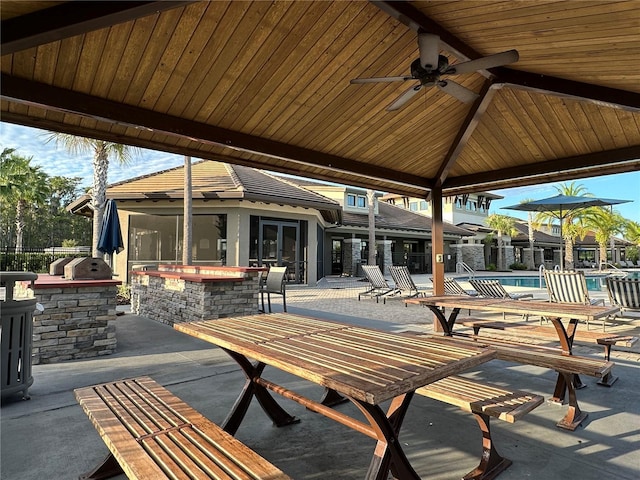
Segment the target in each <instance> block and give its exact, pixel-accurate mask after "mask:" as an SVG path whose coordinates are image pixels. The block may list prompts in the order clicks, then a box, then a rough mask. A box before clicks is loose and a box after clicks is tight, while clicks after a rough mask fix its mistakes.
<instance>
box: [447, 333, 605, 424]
mask: <svg viewBox="0 0 640 480" xmlns="http://www.w3.org/2000/svg"><path fill="white" fill-rule="evenodd" d="M438 338H439V339H440V341H441V342H443V343H448V342H450V341H457V342H465V341H466V342H470V343H473V344H475V345H485V346H491V347H493V348H494V349H495V350H496V358H497V359H498V360H504V361H507V362H514V363H520V364H523V365H534V366H537V367H542V368H548V369H551V370H554V371H556V372H558V381H557V382H556V386H555V388H554V392H553V396H552V397H551V398H550V399H549V401H550V402H552V403H557V404H560V405H561V404H563V403H564V401H565V399H566V401H567V405H568V409H567V412H566V414H565V415H564V417H563V418H562V419H561V420H560V421H558V423H557V424H556V426H557V427H559V428H563V429H565V430H575V429H576V428H577V427H578V426H579V425H580V424H581V423H582V422H583V421H584V420H585V419H586V418H587V417H588V413H586V412H583V411H582V410H581V409H580V406H579V404H578V397H577V394H576V390H577V389H580V388H583V387H584V386H585V385H583V384H582V383H581V382H580V381H579V377H578V375H588V376H591V377H596V378H599V379H601V381H610V382H611V383H613V382H615V380H616V378H615V377H613V376H612V373H611V371H612V369H613V366H614V363H613V362H611V361H606V360H598V359H595V358H589V357H583V356H579V355H567V354H566V353H564V352H562V351H561V350H560V349H558V348H553V347H543V346H538V345H529V344H517V343H514V342H510V341H507V340H501V339H496V338H488V337H472V336H467V335H465V334H460V335H456V336H455V337H451V336H442V337H438ZM607 379H609V380H607Z"/></svg>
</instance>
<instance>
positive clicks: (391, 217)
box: [342, 202, 474, 236]
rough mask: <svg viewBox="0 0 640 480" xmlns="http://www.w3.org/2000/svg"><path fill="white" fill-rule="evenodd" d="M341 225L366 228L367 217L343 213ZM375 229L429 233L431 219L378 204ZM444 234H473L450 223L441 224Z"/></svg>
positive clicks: (383, 203)
mask: <svg viewBox="0 0 640 480" xmlns="http://www.w3.org/2000/svg"><path fill="white" fill-rule="evenodd" d="M342 224H343V225H345V226H353V227H367V226H368V225H369V217H368V216H367V215H364V214H359V213H351V212H347V211H345V212H343V213H342ZM376 229H390V230H391V229H393V230H412V231H418V232H419V231H424V232H431V217H427V216H426V215H421V214H419V213H414V212H412V211H410V210H406V209H404V208H401V207H397V206H395V205H391V204H390V203H386V202H378V214H377V215H376ZM443 230H444V233H446V234H450V235H460V236H473V235H474V233H473V232H471V231H469V230H466V229H464V228H460V227H456V226H455V225H452V224H451V223H447V222H443Z"/></svg>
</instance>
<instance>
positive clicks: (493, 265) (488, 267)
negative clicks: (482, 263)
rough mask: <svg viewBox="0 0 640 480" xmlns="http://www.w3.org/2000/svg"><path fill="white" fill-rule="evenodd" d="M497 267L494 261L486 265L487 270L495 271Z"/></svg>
mask: <svg viewBox="0 0 640 480" xmlns="http://www.w3.org/2000/svg"><path fill="white" fill-rule="evenodd" d="M497 269H498V267H496V264H495V263H490V264H489V265H487V270H489V271H491V272H495V271H496V270H497Z"/></svg>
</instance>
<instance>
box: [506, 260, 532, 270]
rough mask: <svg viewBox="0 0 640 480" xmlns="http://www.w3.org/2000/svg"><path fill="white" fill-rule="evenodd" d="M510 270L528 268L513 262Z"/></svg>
mask: <svg viewBox="0 0 640 480" xmlns="http://www.w3.org/2000/svg"><path fill="white" fill-rule="evenodd" d="M509 268H510V269H511V270H526V269H527V268H528V267H527V266H526V265H525V264H524V263H520V262H515V263H512V264H511V265H509Z"/></svg>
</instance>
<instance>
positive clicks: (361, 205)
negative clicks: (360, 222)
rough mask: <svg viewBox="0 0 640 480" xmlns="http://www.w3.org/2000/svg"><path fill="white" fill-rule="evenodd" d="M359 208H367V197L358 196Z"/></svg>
mask: <svg viewBox="0 0 640 480" xmlns="http://www.w3.org/2000/svg"><path fill="white" fill-rule="evenodd" d="M358 208H367V197H364V196H362V195H358Z"/></svg>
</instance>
